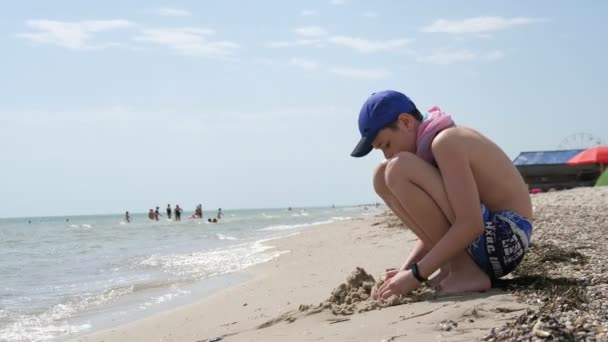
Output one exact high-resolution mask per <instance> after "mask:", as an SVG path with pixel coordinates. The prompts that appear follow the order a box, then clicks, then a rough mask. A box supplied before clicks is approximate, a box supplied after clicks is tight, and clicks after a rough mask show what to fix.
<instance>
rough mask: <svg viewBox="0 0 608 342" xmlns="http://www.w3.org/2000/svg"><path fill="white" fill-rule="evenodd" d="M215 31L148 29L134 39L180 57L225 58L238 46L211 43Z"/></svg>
mask: <svg viewBox="0 0 608 342" xmlns="http://www.w3.org/2000/svg"><path fill="white" fill-rule="evenodd" d="M214 34H215V31H213V30H210V29H204V28H181V29H149V30H143V31H142V32H141V34H140V35H138V36H136V37H135V38H134V39H135V40H136V41H141V42H150V43H155V44H159V45H163V46H166V47H168V48H170V49H173V50H175V51H176V52H177V53H179V54H182V55H191V56H205V57H227V56H229V55H231V54H232V52H233V51H234V50H236V49H237V48H239V45H238V44H236V43H234V42H230V41H212V40H210V39H209V37H210V36H212V35H214Z"/></svg>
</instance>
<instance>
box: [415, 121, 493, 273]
mask: <svg viewBox="0 0 608 342" xmlns="http://www.w3.org/2000/svg"><path fill="white" fill-rule="evenodd" d="M460 134H461V133H460V132H458V131H457V130H447V131H444V132H442V133H440V134H439V135H438V136H437V137H436V138H435V141H433V144H432V151H433V155H434V156H435V160H436V161H437V164H438V166H439V169H440V171H441V177H442V179H443V185H444V187H445V191H446V193H447V196H448V200H449V202H450V204H451V206H452V209H453V210H454V214H455V220H454V223H453V224H452V226H451V227H450V228H449V229H448V231H447V233H446V234H445V235H444V236H443V237H442V238H441V240H439V242H437V244H436V245H435V246H433V248H432V249H431V250H430V251H429V252H428V253H427V254H426V256H424V258H422V260H420V262H419V263H418V268H419V272H420V275H421V276H422V277H425V278H428V277H429V276H430V275H431V274H433V272H435V271H436V270H437V269H439V267H441V266H442V265H443V264H445V263H446V262H447V261H449V260H450V259H451V258H453V257H454V256H456V255H457V254H458V253H461V252H462V251H464V250H465V249H466V248H467V247H468V246H469V245H470V243H471V242H472V241H473V240H474V239H475V238H477V237H478V236H479V235H480V234H481V233H482V232H483V219H482V217H481V211H480V200H479V192H478V190H477V185H476V182H475V177H474V175H473V171H472V170H471V164H470V160H469V151H470V146H467V143H468V142H469V141H468V140H466V137H463V136H462V135H460Z"/></svg>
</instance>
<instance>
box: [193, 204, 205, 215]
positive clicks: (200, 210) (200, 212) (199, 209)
mask: <svg viewBox="0 0 608 342" xmlns="http://www.w3.org/2000/svg"><path fill="white" fill-rule="evenodd" d="M194 218H203V207H202V205H201V204H199V205H197V206H196V209H195V210H194Z"/></svg>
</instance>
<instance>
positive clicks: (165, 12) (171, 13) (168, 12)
mask: <svg viewBox="0 0 608 342" xmlns="http://www.w3.org/2000/svg"><path fill="white" fill-rule="evenodd" d="M154 12H156V14H158V15H162V16H164V17H189V16H191V15H192V13H191V12H190V11H187V10H183V9H179V8H168V7H164V8H158V9H156V10H155V11H154Z"/></svg>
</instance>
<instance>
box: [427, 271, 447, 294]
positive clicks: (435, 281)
mask: <svg viewBox="0 0 608 342" xmlns="http://www.w3.org/2000/svg"><path fill="white" fill-rule="evenodd" d="M448 274H450V269H449V268H448V267H442V268H441V269H440V270H439V273H437V275H436V276H434V277H433V278H431V279H429V282H428V284H429V286H430V287H432V288H434V289H439V288H440V287H441V281H442V280H443V279H445V277H447V276H448Z"/></svg>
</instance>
